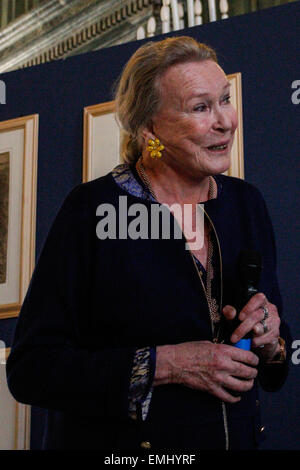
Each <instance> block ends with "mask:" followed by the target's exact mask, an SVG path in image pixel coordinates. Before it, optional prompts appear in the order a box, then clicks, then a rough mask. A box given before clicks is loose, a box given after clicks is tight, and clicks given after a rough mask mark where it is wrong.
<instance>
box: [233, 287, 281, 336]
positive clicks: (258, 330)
mask: <svg viewBox="0 0 300 470" xmlns="http://www.w3.org/2000/svg"><path fill="white" fill-rule="evenodd" d="M264 306H266V307H267V308H268V314H269V316H268V318H267V319H265V312H264V310H263V309H262V307H264ZM239 320H240V321H241V324H240V325H239V326H238V328H236V330H235V331H234V332H233V334H232V336H231V341H232V343H236V342H237V341H239V340H240V339H241V338H243V337H244V336H245V335H246V334H247V333H249V332H251V331H252V332H253V334H254V337H257V336H263V335H267V334H268V333H269V332H270V331H272V332H273V339H274V336H276V335H277V336H278V335H279V324H280V318H279V315H278V312H277V308H276V306H275V305H273V304H271V303H269V302H268V301H267V298H266V296H265V295H264V294H262V293H259V294H256V295H255V296H253V297H252V298H251V299H250V300H249V302H248V303H247V304H246V305H245V307H244V308H243V309H242V311H241V313H240V314H239ZM262 320H264V322H265V325H266V326H267V330H268V331H265V330H264V328H263V325H262V323H261V321H262ZM271 338H272V335H270V334H269V335H268V336H265V337H264V339H265V340H269V339H271ZM259 342H260V341H259ZM262 344H263V343H262Z"/></svg>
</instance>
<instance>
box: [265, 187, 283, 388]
mask: <svg viewBox="0 0 300 470" xmlns="http://www.w3.org/2000/svg"><path fill="white" fill-rule="evenodd" d="M258 207H260V211H259V212H260V217H261V219H260V224H259V225H260V226H262V227H265V230H264V234H265V237H266V238H265V241H264V246H265V248H266V250H265V255H266V254H267V253H268V257H267V260H268V262H266V264H267V265H268V276H270V279H269V281H270V286H271V287H270V292H269V294H268V295H267V297H268V300H269V302H271V303H273V304H274V305H276V307H277V309H278V314H279V316H280V318H281V320H282V315H283V305H282V298H281V294H280V289H279V284H278V279H277V254H276V243H275V235H274V230H273V225H272V222H271V219H270V216H269V212H268V209H267V206H266V204H265V201H264V199H263V197H262V196H261V195H260V193H259V200H258ZM263 269H264V267H263ZM280 330H281V336H283V337H284V339H285V340H286V341H287V339H288V338H287V337H286V331H285V329H283V328H281V329H280ZM283 330H284V331H283ZM288 370H289V368H288V356H287V358H286V360H285V361H284V362H282V363H264V362H261V363H260V364H259V368H258V379H259V383H260V385H261V387H262V388H263V389H264V390H265V391H267V392H273V391H277V390H279V389H280V388H281V387H282V386H283V384H284V383H285V381H286V378H287V375H288Z"/></svg>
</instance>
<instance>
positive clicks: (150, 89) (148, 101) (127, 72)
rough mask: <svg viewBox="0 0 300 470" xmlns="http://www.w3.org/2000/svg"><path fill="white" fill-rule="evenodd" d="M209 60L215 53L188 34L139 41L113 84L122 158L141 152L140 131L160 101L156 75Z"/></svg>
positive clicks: (130, 158) (132, 157)
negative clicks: (143, 42) (169, 69)
mask: <svg viewBox="0 0 300 470" xmlns="http://www.w3.org/2000/svg"><path fill="white" fill-rule="evenodd" d="M205 60H213V61H214V62H216V63H218V60H217V55H216V52H215V51H214V50H213V49H212V48H211V47H209V46H208V45H206V44H203V43H199V42H198V41H196V40H195V39H193V38H191V37H188V36H179V37H172V38H167V39H164V40H162V41H158V42H153V41H150V42H147V43H145V44H143V45H142V46H141V47H140V48H139V49H137V51H136V52H135V53H134V54H133V55H132V56H131V58H130V59H129V61H128V62H127V64H126V65H125V67H124V69H123V72H122V74H121V76H120V78H119V80H118V82H117V84H116V91H115V105H116V119H117V122H118V124H119V125H120V126H121V128H123V129H124V130H125V135H124V137H123V144H122V157H123V159H124V161H125V162H127V163H129V164H131V163H135V162H136V161H137V160H138V158H139V156H140V154H141V151H142V141H141V138H140V130H141V129H143V128H144V127H146V126H147V125H149V124H150V123H151V119H152V117H153V116H154V115H155V113H156V112H157V111H158V110H159V106H160V103H161V92H160V86H159V85H160V78H161V77H162V75H163V74H164V72H166V70H167V69H168V68H169V67H171V66H172V65H176V64H182V63H187V62H202V61H205Z"/></svg>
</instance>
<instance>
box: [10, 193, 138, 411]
mask: <svg viewBox="0 0 300 470" xmlns="http://www.w3.org/2000/svg"><path fill="white" fill-rule="evenodd" d="M83 186H84V185H79V186H78V187H77V188H75V189H74V190H73V191H71V193H70V194H69V196H68V197H67V199H66V201H65V202H64V204H63V206H62V207H61V209H60V211H59V213H58V215H57V217H56V219H55V221H54V223H53V225H52V228H51V230H50V232H49V235H48V237H47V239H46V242H45V244H44V247H43V250H42V252H41V255H40V257H39V260H38V263H37V265H36V268H35V271H34V273H33V276H32V279H31V282H30V286H29V289H28V291H27V294H26V297H25V300H24V302H23V305H22V308H21V312H20V315H19V318H18V321H17V325H16V329H15V334H14V339H13V344H12V348H11V353H10V356H9V357H8V360H7V381H8V386H9V389H10V391H11V393H12V395H13V396H14V397H15V399H16V400H17V401H19V402H22V403H27V404H31V405H35V406H38V407H41V408H48V409H53V410H58V411H65V412H76V413H78V414H79V415H81V416H102V417H108V418H111V417H118V418H126V419H127V418H128V391H129V382H130V376H131V371H132V363H133V358H134V354H135V348H131V347H122V348H119V349H118V348H115V347H112V348H110V347H107V345H105V346H104V345H103V344H101V341H99V343H100V344H99V345H97V347H93V348H90V347H89V345H88V342H87V343H86V344H85V342H84V341H82V335H81V328H82V324H83V323H84V319H85V317H86V318H88V315H89V312H88V311H86V310H87V309H88V307H87V306H88V300H89V299H88V296H89V286H90V283H91V272H90V271H91V268H90V267H91V258H92V257H93V253H92V249H91V247H92V245H93V237H95V236H96V234H95V227H92V225H93V223H92V224H91V220H92V221H94V220H95V219H94V218H93V217H91V211H90V209H89V205H88V204H87V203H86V202H85V201H84V197H82V193H83V192H84V191H85V188H83ZM99 299H101V294H99ZM102 309H103V310H104V311H105V306H102V305H101V302H100V300H99V315H101V314H104V312H102ZM100 334H101V332H100Z"/></svg>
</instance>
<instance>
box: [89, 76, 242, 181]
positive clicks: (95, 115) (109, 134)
mask: <svg viewBox="0 0 300 470" xmlns="http://www.w3.org/2000/svg"><path fill="white" fill-rule="evenodd" d="M227 78H228V80H229V82H230V83H231V102H232V104H233V106H234V107H235V109H236V111H237V114H238V128H237V130H236V134H235V138H234V143H233V147H232V151H231V165H230V168H229V169H228V170H227V172H226V173H225V174H226V175H228V176H236V177H238V178H242V179H243V178H244V146H243V111H242V75H241V73H240V72H237V73H234V74H231V75H227ZM114 112H115V104H114V101H108V102H106V103H99V104H95V105H92V106H87V107H85V108H84V118H83V173H82V180H83V182H86V181H90V180H93V179H95V178H98V177H99V176H104V175H105V174H107V173H108V172H110V171H111V170H112V169H113V168H114V167H115V166H116V165H118V164H119V163H122V156H121V153H122V141H123V131H122V130H121V129H120V128H119V127H118V125H117V122H116V120H115V118H114Z"/></svg>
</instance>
